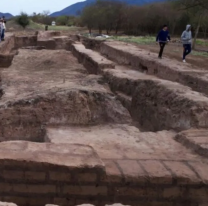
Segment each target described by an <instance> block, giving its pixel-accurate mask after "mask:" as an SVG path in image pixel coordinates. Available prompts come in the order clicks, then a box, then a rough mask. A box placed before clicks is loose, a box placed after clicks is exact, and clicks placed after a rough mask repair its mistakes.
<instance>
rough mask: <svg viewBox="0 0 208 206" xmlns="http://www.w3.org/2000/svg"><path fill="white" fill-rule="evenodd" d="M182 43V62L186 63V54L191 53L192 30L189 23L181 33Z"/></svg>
mask: <svg viewBox="0 0 208 206" xmlns="http://www.w3.org/2000/svg"><path fill="white" fill-rule="evenodd" d="M181 40H182V43H183V62H184V63H186V56H187V55H188V54H190V53H191V44H192V32H191V25H189V24H188V25H187V26H186V30H185V31H184V32H183V33H182V35H181Z"/></svg>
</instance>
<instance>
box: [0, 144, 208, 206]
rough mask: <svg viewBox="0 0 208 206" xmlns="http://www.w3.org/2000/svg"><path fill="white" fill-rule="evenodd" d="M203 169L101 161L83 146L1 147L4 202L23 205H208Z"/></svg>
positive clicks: (172, 163)
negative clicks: (117, 203) (116, 203)
mask: <svg viewBox="0 0 208 206" xmlns="http://www.w3.org/2000/svg"><path fill="white" fill-rule="evenodd" d="M204 166H205V165H203V163H200V162H198V163H196V162H191V161H189V162H184V161H169V160H128V159H126V160H103V161H102V160H101V159H100V158H99V157H98V155H97V154H96V152H95V151H94V149H93V148H91V147H89V146H85V145H71V144H48V143H44V144H43V143H42V144H41V143H31V142H5V143H1V144H0V194H1V196H0V201H4V202H14V203H16V204H17V205H19V206H33V205H34V206H42V205H45V204H55V205H61V206H62V205H63V206H65V205H66V206H74V205H80V204H85V203H86V202H87V203H90V204H93V205H96V206H105V205H106V204H108V205H111V204H113V203H115V202H120V203H122V204H126V205H132V206H138V205H141V206H152V205H153V206H155V205H157V206H164V205H165V206H173V203H174V204H175V205H179V206H186V205H187V206H196V205H199V204H204V203H207V201H208V196H207V172H208V170H207V167H204ZM40 197H41V198H40Z"/></svg>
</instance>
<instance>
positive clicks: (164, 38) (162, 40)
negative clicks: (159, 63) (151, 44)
mask: <svg viewBox="0 0 208 206" xmlns="http://www.w3.org/2000/svg"><path fill="white" fill-rule="evenodd" d="M170 40H171V39H170V35H169V32H168V26H167V25H164V26H163V28H162V30H161V31H160V32H159V33H158V35H157V38H156V42H159V46H160V52H159V55H158V58H159V59H162V55H163V51H164V48H165V45H166V44H167V42H169V41H170Z"/></svg>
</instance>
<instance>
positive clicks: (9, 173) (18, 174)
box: [2, 170, 24, 181]
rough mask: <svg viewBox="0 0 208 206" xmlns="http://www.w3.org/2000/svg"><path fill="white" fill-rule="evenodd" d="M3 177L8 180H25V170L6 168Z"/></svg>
mask: <svg viewBox="0 0 208 206" xmlns="http://www.w3.org/2000/svg"><path fill="white" fill-rule="evenodd" d="M2 178H4V179H6V180H8V179H10V180H17V181H18V180H23V179H24V172H23V171H15V170H4V171H3V174H2Z"/></svg>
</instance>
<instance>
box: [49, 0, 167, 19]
mask: <svg viewBox="0 0 208 206" xmlns="http://www.w3.org/2000/svg"><path fill="white" fill-rule="evenodd" d="M95 1H96V0H86V1H83V2H78V3H75V4H72V5H71V6H68V7H67V8H65V9H63V10H61V11H57V12H54V13H52V14H51V15H50V16H53V17H56V16H62V15H68V16H70V15H72V16H77V15H79V14H80V12H81V11H82V10H83V9H84V7H86V6H87V5H90V4H92V3H94V2H95ZM115 1H121V2H124V3H126V4H128V5H144V4H149V3H155V2H161V1H165V0H115Z"/></svg>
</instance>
